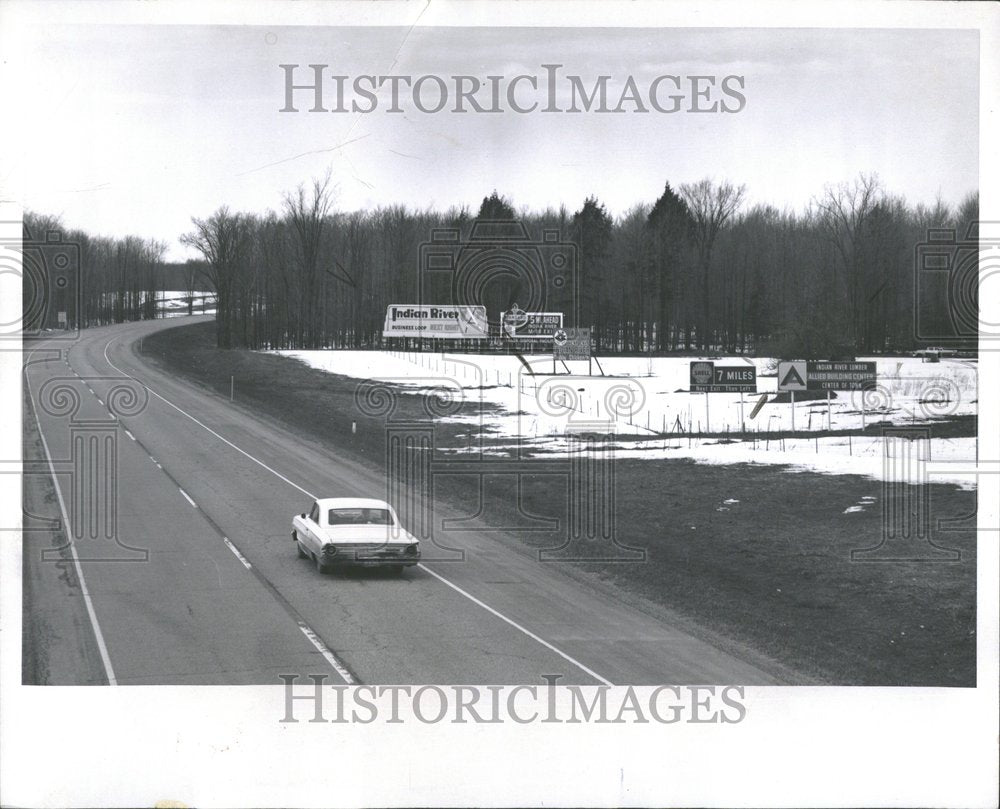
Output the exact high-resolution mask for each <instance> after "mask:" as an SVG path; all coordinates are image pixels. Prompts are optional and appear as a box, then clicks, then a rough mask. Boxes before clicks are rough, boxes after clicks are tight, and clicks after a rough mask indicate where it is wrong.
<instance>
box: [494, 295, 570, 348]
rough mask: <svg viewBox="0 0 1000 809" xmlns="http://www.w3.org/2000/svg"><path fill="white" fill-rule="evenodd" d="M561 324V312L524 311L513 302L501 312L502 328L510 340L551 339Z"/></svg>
mask: <svg viewBox="0 0 1000 809" xmlns="http://www.w3.org/2000/svg"><path fill="white" fill-rule="evenodd" d="M562 325H563V315H562V312H525V311H524V310H523V309H519V308H518V306H517V304H516V303H515V304H514V306H513V308H512V309H511V310H510V311H509V312H504V313H503V330H504V333H505V334H506V335H507V336H508V337H510V338H511V339H512V340H551V339H552V335H554V334H555V333H556V332H557V331H558V330H559V329H561V328H562Z"/></svg>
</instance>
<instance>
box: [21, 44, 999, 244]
mask: <svg viewBox="0 0 1000 809" xmlns="http://www.w3.org/2000/svg"><path fill="white" fill-rule="evenodd" d="M33 37H34V39H33V41H31V43H30V48H25V52H26V53H29V54H30V55H29V56H27V57H26V58H27V59H28V61H27V62H25V63H24V64H23V68H24V74H23V75H24V76H25V77H26V79H27V81H25V82H22V88H23V90H24V99H23V102H24V103H23V105H22V106H21V108H20V109H21V111H22V115H23V117H22V118H21V120H22V121H23V122H24V123H25V124H26V127H25V131H26V132H28V133H30V135H29V137H28V139H27V141H26V143H25V144H24V145H23V146H22V147H21V151H20V154H19V155H17V156H16V157H19V158H20V161H21V166H22V168H23V169H24V189H23V200H24V203H25V206H26V207H27V208H30V209H32V210H37V211H43V212H50V213H56V214H59V215H61V216H62V218H63V221H64V223H65V224H66V225H67V226H72V227H80V228H83V229H85V230H87V231H90V232H93V233H102V234H107V235H124V234H127V233H134V234H137V235H141V236H144V237H154V238H157V239H161V240H164V241H166V242H167V243H168V244H169V245H170V252H169V254H168V257H169V258H172V259H182V258H184V257H186V256H187V255H188V253H187V252H186V251H185V249H184V248H182V247H181V246H180V245H179V244H178V243H177V237H178V236H179V235H180V234H181V233H183V232H185V231H186V230H187V229H188V228H189V223H190V217H191V216H206V215H208V214H210V213H211V212H212V211H213V210H214V209H215V208H216V207H218V206H219V205H222V204H227V205H229V206H230V207H231V208H234V209H240V210H248V211H260V212H263V211H265V210H267V209H268V208H277V207H278V206H279V205H280V202H281V195H282V193H283V192H284V191H286V190H289V189H293V188H294V187H295V186H296V185H297V184H298V183H300V182H302V181H305V180H309V179H310V178H312V177H316V176H318V175H321V174H322V173H323V172H324V171H325V170H326V168H327V167H328V166H329V167H331V168H332V172H333V177H334V180H335V182H336V184H337V194H338V196H337V207H338V208H339V209H342V210H353V209H359V208H370V207H374V206H377V205H386V204H394V203H403V204H406V205H408V206H418V207H425V206H434V207H438V208H442V209H444V208H447V207H449V206H452V205H461V204H466V205H469V206H470V207H471V208H473V209H475V208H476V207H477V206H478V204H479V202H480V200H481V199H482V197H483V196H485V195H486V194H488V193H490V192H491V191H492V190H493V189H494V188H495V189H497V190H498V191H499V192H501V193H502V194H504V195H506V196H508V197H509V198H510V199H512V200H513V202H514V203H515V205H516V206H518V207H528V208H532V209H540V208H544V207H547V206H553V207H557V206H559V205H561V204H564V205H566V206H567V208H569V209H570V211H573V210H575V209H576V208H578V207H579V206H580V204H581V203H582V201H583V199H584V198H585V197H586V196H587V195H590V194H593V195H596V196H597V197H598V198H599V199H600V200H601V201H602V202H604V203H605V204H606V205H607V207H608V209H609V210H610V211H611V212H612V213H613V214H620V213H622V212H624V211H625V210H627V209H628V208H629V207H631V206H632V205H634V204H636V203H639V202H647V203H651V202H653V201H654V200H655V199H656V197H657V196H658V195H659V193H660V192H661V191H662V189H663V185H664V183H665V182H666V181H668V180H669V181H670V182H671V184H674V185H677V184H680V183H684V182H691V181H694V180H697V179H700V178H701V177H705V176H712V177H714V178H716V179H728V180H731V181H733V182H737V183H745V184H746V185H747V187H748V190H749V194H750V201H751V203H755V202H769V203H772V204H774V205H776V206H778V207H782V208H783V207H790V208H793V209H796V210H801V209H802V208H803V207H804V206H805V205H806V204H807V203H808V202H809V200H810V198H811V197H813V196H814V195H817V194H819V193H820V192H821V191H822V189H823V186H824V184H827V183H837V182H841V181H845V180H850V179H851V178H853V177H855V176H856V175H857V174H858V172H861V171H864V172H871V171H874V172H877V173H878V174H879V175H880V176H881V178H882V180H883V182H884V184H885V185H886V186H887V188H888V189H889V190H890V191H892V192H894V193H896V194H901V195H903V196H905V197H906V198H907V199H908V200H909V201H911V202H926V203H932V202H933V200H934V198H935V196H937V195H938V194H940V195H941V196H942V197H943V198H944V199H945V200H946V201H949V202H953V203H954V202H957V201H959V200H960V199H961V198H962V197H963V196H964V195H965V194H967V193H968V192H970V191H972V190H975V189H976V187H977V184H978V168H979V165H978V88H979V83H978V69H979V67H978V65H979V50H978V48H979V44H978V34H977V33H976V32H975V31H957V30H953V31H930V30H829V29H826V30H823V29H791V30H788V29H786V30H765V29H712V30H706V29H658V30H656V29H595V28H589V29H569V28H559V29H550V28H533V29H522V28H480V29H471V28H439V27H433V28H421V27H417V28H414V29H412V30H411V31H409V33H408V30H407V29H404V28H291V27H273V26H272V27H254V26H245V27H235V26H232V27H216V26H156V27H153V26H62V27H60V26H51V25H50V26H46V27H45V28H44V29H38V30H37V31H36V32H35V33H34V35H33ZM29 39H30V37H29ZM282 63H294V64H300V65H303V66H304V65H307V64H310V63H323V64H329V65H330V66H331V67H330V69H329V71H328V72H329V73H331V74H332V73H339V74H343V75H347V76H351V77H353V76H356V75H359V74H377V75H382V74H387V73H393V74H408V75H413V76H419V75H423V74H428V73H434V74H439V75H443V76H451V75H454V74H469V75H473V76H478V77H480V78H481V79H483V80H485V77H486V76H487V75H502V76H505V77H507V78H508V79H509V78H511V77H513V76H514V75H517V74H521V73H526V74H531V75H535V76H539V77H543V74H544V71H543V70H542V68H541V65H542V64H546V63H559V64H562V65H563V68H562V69H561V73H562V74H578V75H580V76H581V77H583V78H584V80H585V81H586V82H587V83H588V84H589V83H592V82H593V81H594V80H595V79H596V77H597V76H599V75H601V74H607V75H610V76H611V77H612V79H611V81H610V84H609V87H611V88H614V89H613V91H612V92H611V93H610V95H611V96H612V97H614V98H615V100H616V99H617V95H618V94H619V93H620V91H621V89H622V87H623V85H624V83H625V81H626V79H627V78H628V76H630V75H631V76H633V77H635V79H636V82H637V84H638V85H639V86H640V88H641V89H643V90H645V88H646V87H648V84H649V82H650V81H651V80H652V79H653V78H655V77H656V76H658V75H661V74H675V75H681V76H685V75H691V74H701V75H714V76H718V77H720V78H721V77H723V76H726V75H730V74H737V75H740V76H743V77H745V79H744V81H745V86H744V89H743V91H742V92H743V93H744V95H745V97H746V104H745V107H744V108H743V109H742V111H740V112H739V113H736V114H692V113H684V112H680V113H676V114H662V113H657V112H650V113H647V114H636V113H631V112H630V113H625V114H597V113H580V114H566V113H562V114H545V113H540V112H534V113H531V114H527V115H518V114H515V113H513V112H505V113H502V114H483V113H473V114H455V113H452V112H447V111H446V112H441V113H438V114H433V115H430V114H424V113H421V112H419V111H417V110H415V109H414V108H413V106H412V103H410V102H409V101H406V102H405V104H404V106H406V107H407V110H406V112H405V113H403V114H389V113H386V112H385V111H384V109H385V106H386V105H387V104H388V92H387V91H384V92H383V93H382V94H381V95H382V98H381V100H380V104H381V105H380V107H379V108H378V109H377V110H376V111H375V112H372V113H368V114H360V113H358V114H342V113H308V112H304V111H303V112H299V113H297V114H291V113H280V112H279V111H278V110H279V109H280V107H281V106H282V105H283V103H284V89H283V88H284V85H283V81H284V78H283V73H282V71H281V70H280V68H279V67H278V65H279V64H282ZM299 75H300V76H301V77H302V78H306V77H307V76H308V74H307V73H306V72H305V70H303V72H302V73H300V74H299ZM561 86H562V85H561ZM528 95H531V94H530V93H529V94H528ZM429 97H431V98H432V99H433V93H431V94H429ZM481 97H482V98H483V99H484V100H486V101H488V94H486V93H485V91H483V93H482V96H481ZM296 98H297V99H302V103H301V104H300V109H305V108H306V107H307V106H308V104H307V103H305V96H304V95H297V96H296ZM404 98H406V96H405V94H404ZM533 98H535V99H537V100H540V101H542V102H543V103H544V93H543V92H541V91H540V92H539V93H538V94H537V95H535V96H533ZM718 98H720V96H719V95H718V94H715V95H713V100H714V99H718ZM328 103H329V104H332V101H330V102H328ZM730 103H731V100H730Z"/></svg>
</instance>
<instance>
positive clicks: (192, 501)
mask: <svg viewBox="0 0 1000 809" xmlns="http://www.w3.org/2000/svg"><path fill="white" fill-rule="evenodd" d="M177 491H179V492H180V493H181V494H183V495H184V499H185V500H187V501H188V502H189V503H190V504H191V505H192V506H194V507H195V508H198V504H197V503H196V502H195V501H194V500H192V499H191V495H189V494H188V493H187V492H186V491H184V490H183V489H182V488H181V487H180V486H178V487H177Z"/></svg>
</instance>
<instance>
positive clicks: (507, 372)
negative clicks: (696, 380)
mask: <svg viewBox="0 0 1000 809" xmlns="http://www.w3.org/2000/svg"><path fill="white" fill-rule="evenodd" d="M274 353H276V354H280V355H282V356H287V357H293V358H295V359H298V360H300V361H302V362H305V363H306V364H308V365H310V366H311V367H314V368H318V369H320V370H324V371H328V372H330V373H336V374H342V375H345V376H351V377H355V378H358V379H359V380H361V379H370V380H377V381H381V382H387V383H391V384H396V385H400V386H403V387H408V388H412V389H415V390H419V389H432V388H436V389H441V390H442V391H445V392H447V393H446V395H447V396H449V397H452V399H453V400H455V401H462V402H465V403H466V404H472V405H479V404H480V403H481V405H482V407H481V408H478V407H477V408H473V410H475V411H476V412H479V413H481V415H480V416H479V417H475V416H473V417H470V416H469V414H468V412H467V411H468V409H469V408H465V409H464V410H463V412H461V413H458V414H455V415H443V416H441V418H440V420H441V421H451V422H456V423H468V424H469V425H470V433H473V434H479V435H483V436H484V438H485V441H484V447H485V451H487V452H492V453H498V454H507V453H508V452H509V451H510V450H512V449H516V448H517V447H518V446H520V447H521V448H522V449H526V450H530V451H533V452H536V453H546V454H550V453H559V454H561V453H565V452H566V451H567V449H568V447H569V445H570V441H571V440H572V434H573V433H574V432H608V433H614V434H615V436H617V437H618V440H617V441H616V444H615V447H616V455H617V456H618V457H622V458H633V457H634V458H649V459H658V458H691V459H694V460H696V461H699V462H701V463H710V464H729V463H741V462H746V463H770V464H791V465H792V466H793V467H794V468H799V469H812V470H816V471H820V472H825V473H830V474H859V475H867V476H870V477H873V478H877V479H884V478H885V477H886V476H887V475H889V474H891V475H892V476H893V478H894V479H897V480H898V479H900V477H901V476H902V477H906V478H909V479H911V480H914V482H916V479H917V476H919V474H922V472H921V471H919V470H921V469H923V466H922V465H919V464H915V463H911V462H909V461H906V462H904V461H903V460H902V459H904V458H913V457H921V458H925V459H927V460H928V461H929V466H928V467H927V474H928V477H927V480H929V481H930V482H952V483H956V484H959V485H961V486H963V487H966V488H975V477H973V476H971V475H968V474H962V473H961V472H960V471H959V469H960V468H961V469H962V470H965V469H967V468H968V467H969V466H971V465H974V463H975V459H976V439H975V438H974V437H968V438H952V439H944V438H935V439H933V440H930V441H923V440H920V441H915V442H910V441H903V442H900V441H899V440H898V439H893V440H890V441H888V442H886V441H885V440H884V439H882V438H881V437H880V436H818V435H817V436H816V437H804V438H803V437H797V438H768V437H767V435H766V434H768V433H771V434H774V433H777V432H782V431H784V432H787V431H790V430H791V429H792V426H793V407H792V405H791V404H790V403H787V402H786V403H773V402H768V403H766V404H765V405H764V406H763V407H762V408H761V410H760V411H759V412H758V413H757V414H756V416H755V417H753V418H751V412H752V410H753V408H754V406H755V405H756V404H757V403H758V400H759V399H760V398H761V396H762V395H763V394H765V393H769V394H773V393H774V392H775V391H776V387H777V378H776V376H775V368H776V361H775V360H772V359H767V358H757V359H747V358H743V357H706V358H704V359H712V360H714V361H715V362H716V363H717V364H725V365H740V364H744V363H747V364H749V363H752V364H754V365H756V367H757V388H758V391H759V392H758V393H757V394H744V395H743V397H742V400H741V397H740V394H725V393H713V394H702V393H695V394H692V393H688V392H687V388H688V383H689V363H690V362H691V361H692V360H695V359H699V358H697V357H650V358H642V357H607V358H599V360H598V361H595V363H594V365H593V372H594V375H593V376H588V375H587V364H586V363H569V366H570V370H571V371H572V373H571V374H568V373H566V372H565V369H564V368H563V367H562V365H560V366H559V371H561V373H560V374H558V375H552V371H553V365H552V359H551V357H549V356H528V357H526V358H525V359H526V360H527V361H528V362H529V363H530V365H531V366H532V368H533V370H534V371H535V374H536V375H534V376H533V375H532V374H531V373H529V371H528V369H526V368H525V367H524V366H523V365H522V364H521V362H520V361H519V360H518V358H517V357H515V356H513V355H478V354H431V353H414V352H390V351H339V350H335V351H277V352H274ZM858 359H869V360H875V361H876V362H877V363H878V380H879V383H878V388H877V389H876V390H874V391H869V392H865V393H864V394H862V393H861V392H857V393H845V392H838V393H836V394H834V396H835V398H832V400H831V401H830V402H829V403H828V402H827V401H826V400H825V399H823V400H819V401H806V402H801V401H800V402H796V403H795V405H794V427H795V429H796V430H797V431H809V432H819V431H823V430H828V429H832V430H857V429H860V428H862V427H863V426H864V425H871V424H873V423H876V422H891V423H892V424H895V425H899V426H914V425H920V424H927V423H929V422H931V421H935V420H938V419H941V418H947V417H950V416H957V415H972V414H975V413H976V408H977V398H978V397H977V366H976V362H975V361H969V360H949V359H944V360H942V361H941V362H940V363H924V362H921V360H920V359H916V358H878V357H874V358H871V357H870V358H863V357H859V358H858ZM598 362H599V363H600V366H601V367H602V368H603V370H604V373H605V376H601V375H600V372H599V370H598V365H597V363H598ZM448 410H449V408H447V407H445V408H444V411H445V412H447V411H448ZM742 430H745V431H746V432H747V435H741V431H742ZM707 432H711V433H715V434H716V435H714V436H711V437H700V436H698V434H699V433H707ZM720 433H721V435H719V434H720ZM726 433H729V434H730V435H729V437H731V438H732V439H736V440H734V441H733V442H732V443H730V442H729V441H728V438H727V435H726ZM758 433H759V434H760V435H759V436H758V435H757V434H758ZM734 434H735V435H734ZM739 439H744V440H739ZM890 468H891V469H893V470H894V471H892V472H891V473H890V472H889V471H888V470H889V469H890Z"/></svg>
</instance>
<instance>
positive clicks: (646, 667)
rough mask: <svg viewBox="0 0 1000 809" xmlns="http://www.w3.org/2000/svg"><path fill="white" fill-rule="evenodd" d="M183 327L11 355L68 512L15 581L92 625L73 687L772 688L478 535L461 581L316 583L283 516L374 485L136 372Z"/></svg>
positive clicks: (76, 621) (372, 575) (406, 577)
mask: <svg viewBox="0 0 1000 809" xmlns="http://www.w3.org/2000/svg"><path fill="white" fill-rule="evenodd" d="M176 325H178V321H177V320H159V321H148V322H141V323H134V324H124V325H117V326H109V327H103V328H96V329H88V330H85V331H83V332H82V333H81V335H80V336H79V338H78V339H77V340H75V341H73V342H71V343H65V342H62V341H55V340H37V341H31V342H29V343H26V344H25V354H26V380H27V382H28V385H29V391H30V395H31V400H32V406H31V407H30V408H26V409H25V412H24V419H25V421H26V422H31V421H32V420H33V419H34V418H35V417H36V416H37V419H38V424H39V425H40V427H41V433H42V435H43V436H44V439H45V442H44V450H43V454H47V455H48V457H49V458H51V469H50V470H49V471H50V472H55V474H54V479H55V481H56V484H57V485H58V497H57V498H56V500H57V502H56V503H51V504H49V508H50V511H51V513H50V514H49V515H48V516H53V517H54V516H58V514H59V510H60V509H65V518H68V522H69V527H68V531H69V533H71V534H74V535H75V536H76V539H75V541H74V542H73V544H72V547H70V548H64V549H63V550H62V551H59V552H54V551H53V549H52V548H51V547H50V543H49V542H44V543H36V544H33V545H29V546H28V551H29V553H31V554H33V555H32V556H31V558H30V560H29V562H30V566H33V567H35V566H38V565H48V564H51V565H62V566H63V567H64V568H66V569H68V570H69V571H70V572H69V574H67V575H65V576H38V577H36V578H37V584H36V586H34V587H33V588H32V591H31V598H32V599H34V600H35V601H36V602H38V603H37V604H36V605H35V607H34V608H35V609H37V610H39V611H40V612H42V613H45V612H46V611H47V613H48V614H49V615H50V616H51V615H52V613H53V606H52V605H53V604H61V605H63V606H62V607H59V608H58V610H57V611H58V613H59V614H61V615H62V616H63V617H64V618H65V620H66V621H67V622H68V623H71V624H72V626H74V627H77V628H79V627H80V626H84V625H86V626H89V628H90V629H89V632H83V631H73V632H66V633H64V636H62V635H60V634H59V633H58V632H56V633H55V634H56V641H55V642H57V643H59V642H61V643H65V644H73V645H74V646H75V654H76V656H77V657H78V658H79V659H80V660H82V661H84V663H85V665H80V666H78V667H77V668H78V669H80V670H84V669H85V670H97V671H103V674H104V677H103V679H104V681H106V682H113V683H115V684H120V685H128V684H247V683H255V684H277V683H279V682H280V681H279V679H278V675H279V674H282V673H297V674H300V675H306V674H312V673H327V674H328V675H329V677H330V679H329V682H331V683H333V682H348V683H350V682H354V683H379V684H397V683H408V684H420V683H462V684H496V685H501V684H517V683H529V684H540V683H542V682H543V681H542V676H543V675H546V674H559V675H562V679H561V680H560V683H561V684H572V683H579V684H595V683H608V684H615V685H624V684H636V685H640V684H647V685H651V684H743V685H761V684H779V683H781V682H783V681H784V680H783V677H784V675H783V674H781V673H776V672H777V671H779V670H778V669H777V668H774V667H771V666H767V665H762V664H761V661H760V659H759V658H754V662H750V661H749V659H748V657H749V656H747V655H740V654H738V653H734V652H733V650H732V648H730V649H728V650H724V649H722V648H720V647H721V646H722V645H723V644H715V643H711V642H709V641H707V640H706V639H705V637H704V636H702V637H696V636H695V634H694V633H692V632H690V631H688V629H686V628H685V627H684V626H682V625H681V624H682V623H683V622H681V621H671V620H670V619H669V616H666V617H665V616H664V614H663V612H662V611H656V610H652V609H644V608H642V606H641V605H640V606H636V604H635V603H634V602H629V601H628V600H627V599H622V598H619V597H616V595H615V593H614V592H613V591H611V590H610V589H609V588H607V587H602V586H596V585H595V586H591V585H589V584H588V582H587V581H586V580H584V579H582V578H581V577H580V576H579V575H573V574H572V571H567V570H565V569H564V568H565V565H561V564H555V565H553V564H551V563H547V564H545V563H540V562H539V561H538V560H537V559H536V558H535V557H533V556H532V555H530V554H526V553H523V552H520V551H518V550H517V549H515V548H512V547H510V546H509V545H508V544H505V543H504V542H502V541H500V540H499V539H498V538H497V537H496V536H495V535H493V534H490V533H489V532H482V533H479V532H476V531H475V530H471V531H468V532H465V533H463V534H461V535H460V542H461V547H462V550H463V551H464V552H465V553H464V560H463V561H461V562H454V561H452V562H445V561H438V562H435V561H431V560H427V561H425V562H423V563H422V564H421V565H420V566H418V567H415V568H409V569H408V570H407V571H406V572H405V573H404V574H403V575H402V576H399V577H396V576H391V575H386V574H385V573H384V572H380V571H374V570H362V571H348V572H341V573H334V574H332V575H320V574H319V573H318V572H317V571H316V569H315V567H314V566H313V565H312V564H311V563H310V562H309V561H307V560H303V559H299V558H298V557H297V555H296V552H295V548H294V545H293V543H292V542H291V541H290V537H289V533H290V522H291V518H292V516H293V515H294V514H296V513H299V512H302V511H306V510H308V507H309V505H310V503H311V500H312V499H313V498H314V497H333V496H381V494H380V493H382V492H384V491H385V482H384V480H383V479H380V477H379V476H378V475H377V474H375V473H373V472H372V471H371V470H370V469H367V468H362V467H359V466H358V465H357V464H354V463H351V462H350V460H349V459H347V458H346V457H338V456H337V455H336V454H331V452H330V451H329V449H324V448H323V447H321V446H319V445H318V444H316V443H313V442H310V441H309V440H307V439H304V438H302V437H301V436H297V435H294V434H293V433H291V432H289V431H288V430H286V429H283V428H282V427H281V426H280V425H277V424H275V423H274V422H273V421H272V420H270V419H266V418H262V417H261V416H259V415H258V414H255V413H253V412H250V411H248V410H246V409H244V408H242V407H240V406H237V405H234V404H232V403H230V401H229V400H228V398H224V397H220V396H218V395H216V394H215V393H212V392H209V391H206V390H204V389H201V388H199V387H196V386H193V385H191V384H188V383H186V382H185V381H183V380H180V379H177V378H176V377H173V376H171V375H169V374H167V373H164V372H163V371H162V370H160V369H159V368H157V367H156V366H155V365H154V364H152V363H150V362H149V361H147V360H146V359H145V358H144V357H143V355H142V354H141V351H140V338H141V337H142V336H143V335H148V334H150V333H151V332H153V331H157V330H160V329H164V328H170V327H172V326H176ZM32 411H33V412H32ZM48 463H49V462H48V459H46V461H45V464H44V466H45V467H46V468H47V467H48ZM36 477H37V475H34V476H29V477H28V478H26V485H28V486H32V485H40V482H39V481H37V480H33V478H36ZM442 516H448V515H447V514H442ZM456 516H458V515H456ZM29 541H30V538H29ZM452 542H453V540H452V539H449V543H452ZM43 551H45V552H46V556H45V558H42V556H41V554H42V553H43ZM74 572H75V573H76V575H73V574H74ZM53 621H54V623H55V624H58V622H59V621H58V618H55V619H53ZM25 625H26V627H27V626H28V624H27V623H26V624H25ZM46 642H47V643H48V644H49V645H52V643H53V640H52V639H51V638H50V639H48V640H47V641H46ZM72 657H73V655H72V654H69V655H67V654H66V650H62V652H61V653H60V655H56V656H55V657H54V658H53V659H54V660H56V663H55V664H54V665H53V666H51V667H50V669H51V670H50V672H49V676H50V677H51V680H50V681H52V682H65V681H67V680H69V681H72V677H73V675H72V674H70V673H66V672H62V673H61V672H60V670H59V668H60V664H59V662H58V661H59V660H61V659H69V658H72Z"/></svg>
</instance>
